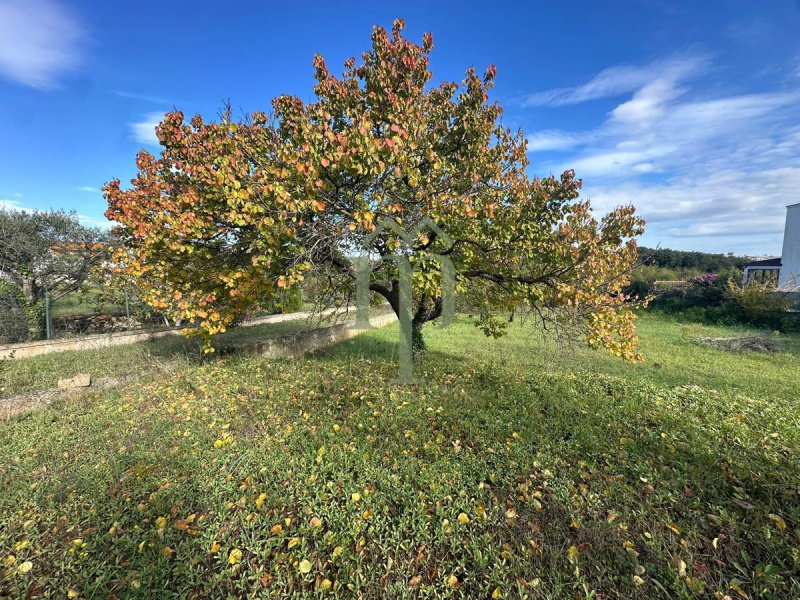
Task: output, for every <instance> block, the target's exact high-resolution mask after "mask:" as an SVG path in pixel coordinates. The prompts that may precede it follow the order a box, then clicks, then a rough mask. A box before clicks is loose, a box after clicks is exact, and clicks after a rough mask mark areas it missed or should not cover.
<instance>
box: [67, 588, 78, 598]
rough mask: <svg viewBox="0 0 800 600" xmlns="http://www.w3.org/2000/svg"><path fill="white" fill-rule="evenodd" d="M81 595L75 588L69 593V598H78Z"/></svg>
mask: <svg viewBox="0 0 800 600" xmlns="http://www.w3.org/2000/svg"><path fill="white" fill-rule="evenodd" d="M80 595H81V593H80V592H79V591H78V590H76V589H75V588H70V589H69V591H68V592H67V598H77V597H78V596H80Z"/></svg>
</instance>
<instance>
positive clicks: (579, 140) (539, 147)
mask: <svg viewBox="0 0 800 600" xmlns="http://www.w3.org/2000/svg"><path fill="white" fill-rule="evenodd" d="M527 139H528V152H543V151H548V150H571V149H572V148H575V147H576V146H579V145H582V144H584V143H586V141H587V136H586V135H582V134H580V133H567V132H566V131H559V130H557V129H546V130H543V131H537V132H536V133H533V134H531V135H529V136H528V138H527Z"/></svg>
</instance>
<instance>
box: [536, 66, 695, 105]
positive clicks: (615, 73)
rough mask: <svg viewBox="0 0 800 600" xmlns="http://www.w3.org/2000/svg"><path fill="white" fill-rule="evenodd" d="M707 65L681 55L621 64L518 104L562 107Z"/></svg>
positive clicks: (677, 76) (687, 73)
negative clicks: (648, 62)
mask: <svg viewBox="0 0 800 600" xmlns="http://www.w3.org/2000/svg"><path fill="white" fill-rule="evenodd" d="M707 65H708V59H707V58H705V57H702V56H684V57H677V58H670V59H667V60H660V61H656V62H652V63H650V64H648V65H645V66H631V65H621V66H616V67H610V68H608V69H604V70H603V71H600V72H599V73H598V74H597V75H595V76H594V77H592V78H591V79H590V80H589V81H588V82H586V83H584V84H583V85H578V86H575V87H564V88H556V89H552V90H545V91H542V92H536V93H535V94H532V95H530V96H528V98H526V99H525V100H524V101H523V103H522V105H523V107H528V106H564V105H567V104H580V103H581V102H588V101H589V100H598V99H600V98H610V97H615V96H621V95H623V94H627V93H630V92H633V91H635V90H638V89H640V88H642V87H643V86H645V85H647V84H648V83H651V82H653V81H656V80H665V81H678V80H682V79H686V78H687V77H689V76H692V75H696V74H698V73H699V72H701V71H702V70H703V69H704V68H705V67H706V66H707Z"/></svg>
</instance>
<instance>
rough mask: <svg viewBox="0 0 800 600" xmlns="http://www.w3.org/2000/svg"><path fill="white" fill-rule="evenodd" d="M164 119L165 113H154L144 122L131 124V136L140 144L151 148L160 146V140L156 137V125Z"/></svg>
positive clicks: (145, 118)
mask: <svg viewBox="0 0 800 600" xmlns="http://www.w3.org/2000/svg"><path fill="white" fill-rule="evenodd" d="M163 119H164V113H161V112H154V113H150V114H148V115H147V116H146V117H144V119H143V120H142V121H138V122H136V123H130V124H129V126H130V131H131V135H133V139H135V140H136V141H137V142H139V143H140V144H147V145H149V146H158V138H157V137H156V125H158V124H159V123H160V122H161V121H162V120H163Z"/></svg>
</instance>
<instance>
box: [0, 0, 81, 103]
mask: <svg viewBox="0 0 800 600" xmlns="http://www.w3.org/2000/svg"><path fill="white" fill-rule="evenodd" d="M84 39H85V34H84V31H83V28H82V26H81V24H80V22H79V21H78V19H77V18H76V17H75V16H74V15H73V14H72V12H71V11H69V10H67V9H66V8H65V7H64V6H62V5H61V4H59V3H57V2H56V1H55V0H3V1H2V2H0V74H1V75H3V76H4V77H6V78H8V79H11V80H13V81H17V82H19V83H22V84H24V85H27V86H30V87H34V88H37V89H41V90H45V89H50V88H53V87H56V85H57V81H58V77H59V76H60V75H61V74H63V73H64V72H65V71H69V70H70V69H73V68H75V67H76V66H77V65H78V64H79V62H80V59H81V47H82V45H83V42H84Z"/></svg>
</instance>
